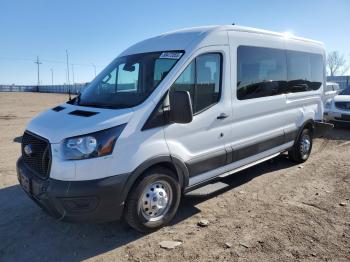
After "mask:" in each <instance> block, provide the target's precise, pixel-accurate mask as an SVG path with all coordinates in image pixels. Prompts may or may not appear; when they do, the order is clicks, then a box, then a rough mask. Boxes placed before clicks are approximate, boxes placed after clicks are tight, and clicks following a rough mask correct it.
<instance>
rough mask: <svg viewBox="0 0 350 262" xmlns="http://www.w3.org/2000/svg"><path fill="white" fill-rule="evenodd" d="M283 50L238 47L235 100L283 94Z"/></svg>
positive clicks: (284, 77) (285, 85) (284, 73)
mask: <svg viewBox="0 0 350 262" xmlns="http://www.w3.org/2000/svg"><path fill="white" fill-rule="evenodd" d="M286 80H287V68H286V55H285V51H284V50H279V49H272V48H264V47H252V46H239V47H238V49H237V98H238V99H239V100H244V99H252V98H258V97H265V96H273V95H279V94H282V93H285V91H286V88H287V82H286Z"/></svg>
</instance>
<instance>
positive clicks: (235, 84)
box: [17, 25, 332, 231]
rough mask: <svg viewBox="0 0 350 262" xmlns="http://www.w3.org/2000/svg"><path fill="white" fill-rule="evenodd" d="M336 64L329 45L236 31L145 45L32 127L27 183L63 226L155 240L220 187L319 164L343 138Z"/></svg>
mask: <svg viewBox="0 0 350 262" xmlns="http://www.w3.org/2000/svg"><path fill="white" fill-rule="evenodd" d="M324 59H325V54H324V47H323V44H322V43H320V42H317V41H313V40H308V39H304V38H299V37H294V36H288V37H287V36H286V35H284V34H281V33H275V32H271V31H265V30H259V29H254V28H248V27H240V26H232V25H229V26H208V27H199V28H190V29H184V30H179V31H174V32H170V33H166V34H162V35H160V36H156V37H153V38H150V39H147V40H144V41H142V42H139V43H137V44H135V45H133V46H131V47H130V48H128V49H127V50H125V51H124V52H123V53H122V54H121V55H120V56H118V57H117V58H116V59H115V60H114V61H113V62H112V63H111V64H110V65H109V66H108V67H107V68H106V69H105V70H104V71H102V72H101V73H100V74H99V75H98V76H97V77H96V78H95V79H94V80H93V81H92V82H91V83H90V84H89V85H88V86H87V87H86V88H85V89H84V91H83V92H82V93H81V94H80V95H79V96H77V97H75V98H74V99H73V100H70V101H68V102H67V103H64V104H61V105H59V106H57V107H55V108H52V109H50V110H48V111H46V112H44V113H42V114H40V115H39V116H37V117H36V118H34V119H33V120H32V121H31V122H30V123H29V125H28V126H27V129H26V131H25V133H24V135H23V139H22V156H21V157H20V159H19V160H18V162H17V171H18V180H19V182H20V184H21V185H22V188H23V189H24V191H25V192H26V193H27V194H28V195H29V196H30V197H31V198H32V199H33V200H34V201H35V202H36V203H38V204H39V205H40V206H41V207H43V208H44V209H45V210H46V211H47V212H48V213H50V214H52V215H53V216H55V217H57V218H59V219H62V220H69V221H111V220H116V219H119V218H121V217H124V218H125V220H126V221H127V222H128V223H129V225H131V226H132V227H134V228H136V229H137V230H140V231H151V230H155V229H157V228H160V227H162V226H164V225H166V224H168V223H169V222H170V221H171V219H172V218H173V217H174V215H175V213H176V211H177V209H178V206H179V203H180V198H181V195H182V194H185V193H187V192H190V191H193V190H194V189H198V188H200V187H202V186H203V185H205V184H207V183H208V182H209V181H212V180H213V179H216V178H218V177H223V176H227V175H231V174H233V173H235V172H237V171H239V170H242V169H244V168H248V167H250V166H252V165H255V164H258V163H261V162H262V161H265V160H268V159H271V158H273V157H275V156H277V155H279V154H281V153H283V152H286V151H287V152H289V156H290V158H291V159H292V160H294V161H296V162H299V163H301V162H304V161H306V160H307V159H308V157H309V155H310V153H311V149H312V141H313V138H314V137H315V135H316V134H317V132H318V130H319V128H320V129H328V128H329V127H330V126H332V125H329V124H326V123H323V100H322V99H323V95H324V91H323V89H324V86H325V75H324V72H325V70H324V64H325V63H324Z"/></svg>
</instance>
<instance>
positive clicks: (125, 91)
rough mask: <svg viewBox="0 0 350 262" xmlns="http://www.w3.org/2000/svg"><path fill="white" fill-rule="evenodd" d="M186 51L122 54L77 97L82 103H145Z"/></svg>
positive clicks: (122, 105) (123, 105) (118, 105)
mask: <svg viewBox="0 0 350 262" xmlns="http://www.w3.org/2000/svg"><path fill="white" fill-rule="evenodd" d="M182 54H183V52H179V51H169V52H152V53H143V54H135V55H129V56H123V57H118V58H117V59H116V60H114V61H113V62H112V63H111V64H110V65H109V66H108V67H107V68H106V69H105V70H104V71H102V73H101V74H99V75H98V76H97V77H96V78H95V79H94V80H93V81H92V82H91V83H90V84H89V85H88V86H87V87H86V88H85V89H84V90H83V92H82V93H81V94H80V95H79V96H78V97H77V98H76V99H75V101H74V103H75V104H77V105H80V106H92V107H101V108H128V107H134V106H136V105H139V104H141V103H142V102H143V101H144V100H146V98H147V97H148V96H149V95H150V94H151V93H152V92H153V90H154V89H155V88H156V87H157V86H158V85H159V83H160V82H161V81H162V80H163V79H164V77H165V76H166V75H167V74H168V73H169V71H170V70H171V69H172V68H173V67H174V65H175V64H176V62H177V61H178V60H179V59H180V57H181V56H182Z"/></svg>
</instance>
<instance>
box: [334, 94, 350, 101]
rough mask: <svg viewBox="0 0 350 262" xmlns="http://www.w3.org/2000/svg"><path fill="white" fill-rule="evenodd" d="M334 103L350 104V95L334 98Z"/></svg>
mask: <svg viewBox="0 0 350 262" xmlns="http://www.w3.org/2000/svg"><path fill="white" fill-rule="evenodd" d="M334 102H350V96H348V95H337V96H335V97H334Z"/></svg>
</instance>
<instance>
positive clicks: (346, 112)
mask: <svg viewBox="0 0 350 262" xmlns="http://www.w3.org/2000/svg"><path fill="white" fill-rule="evenodd" d="M324 118H325V120H326V121H332V122H339V123H350V87H347V88H346V89H344V90H342V91H341V92H340V93H339V95H337V96H335V97H334V98H333V99H329V100H327V101H326V104H325V112H324Z"/></svg>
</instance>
